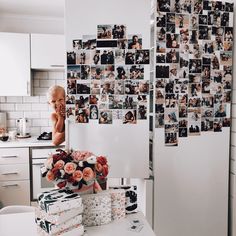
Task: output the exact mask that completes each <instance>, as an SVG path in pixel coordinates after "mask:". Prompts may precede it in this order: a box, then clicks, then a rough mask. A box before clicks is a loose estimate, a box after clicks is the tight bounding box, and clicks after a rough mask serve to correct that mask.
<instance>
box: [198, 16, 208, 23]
mask: <svg viewBox="0 0 236 236" xmlns="http://www.w3.org/2000/svg"><path fill="white" fill-rule="evenodd" d="M198 24H199V25H207V24H208V15H198Z"/></svg>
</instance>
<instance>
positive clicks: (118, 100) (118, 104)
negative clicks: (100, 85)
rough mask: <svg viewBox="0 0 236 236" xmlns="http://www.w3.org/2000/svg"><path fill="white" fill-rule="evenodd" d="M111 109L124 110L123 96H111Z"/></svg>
mask: <svg viewBox="0 0 236 236" xmlns="http://www.w3.org/2000/svg"><path fill="white" fill-rule="evenodd" d="M108 98H109V109H122V108H123V100H122V99H123V96H120V95H109V97H108Z"/></svg>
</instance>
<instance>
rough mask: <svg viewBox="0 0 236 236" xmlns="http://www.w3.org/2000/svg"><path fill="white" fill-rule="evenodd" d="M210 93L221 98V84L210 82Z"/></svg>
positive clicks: (222, 90) (222, 91)
mask: <svg viewBox="0 0 236 236" xmlns="http://www.w3.org/2000/svg"><path fill="white" fill-rule="evenodd" d="M210 93H211V94H213V95H220V96H222V94H223V93H224V89H223V84H222V83H216V82H211V90H210Z"/></svg>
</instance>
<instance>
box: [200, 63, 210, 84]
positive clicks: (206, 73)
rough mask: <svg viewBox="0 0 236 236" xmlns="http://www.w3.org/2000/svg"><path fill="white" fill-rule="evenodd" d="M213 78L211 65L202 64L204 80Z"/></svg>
mask: <svg viewBox="0 0 236 236" xmlns="http://www.w3.org/2000/svg"><path fill="white" fill-rule="evenodd" d="M210 78H211V66H210V65H202V80H203V81H204V80H210Z"/></svg>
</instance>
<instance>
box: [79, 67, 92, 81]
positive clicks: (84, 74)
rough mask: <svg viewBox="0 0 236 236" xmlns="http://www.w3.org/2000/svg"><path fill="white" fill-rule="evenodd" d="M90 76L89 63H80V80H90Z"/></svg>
mask: <svg viewBox="0 0 236 236" xmlns="http://www.w3.org/2000/svg"><path fill="white" fill-rule="evenodd" d="M90 78H91V67H90V66H89V65H81V74H80V79H81V80H90Z"/></svg>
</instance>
